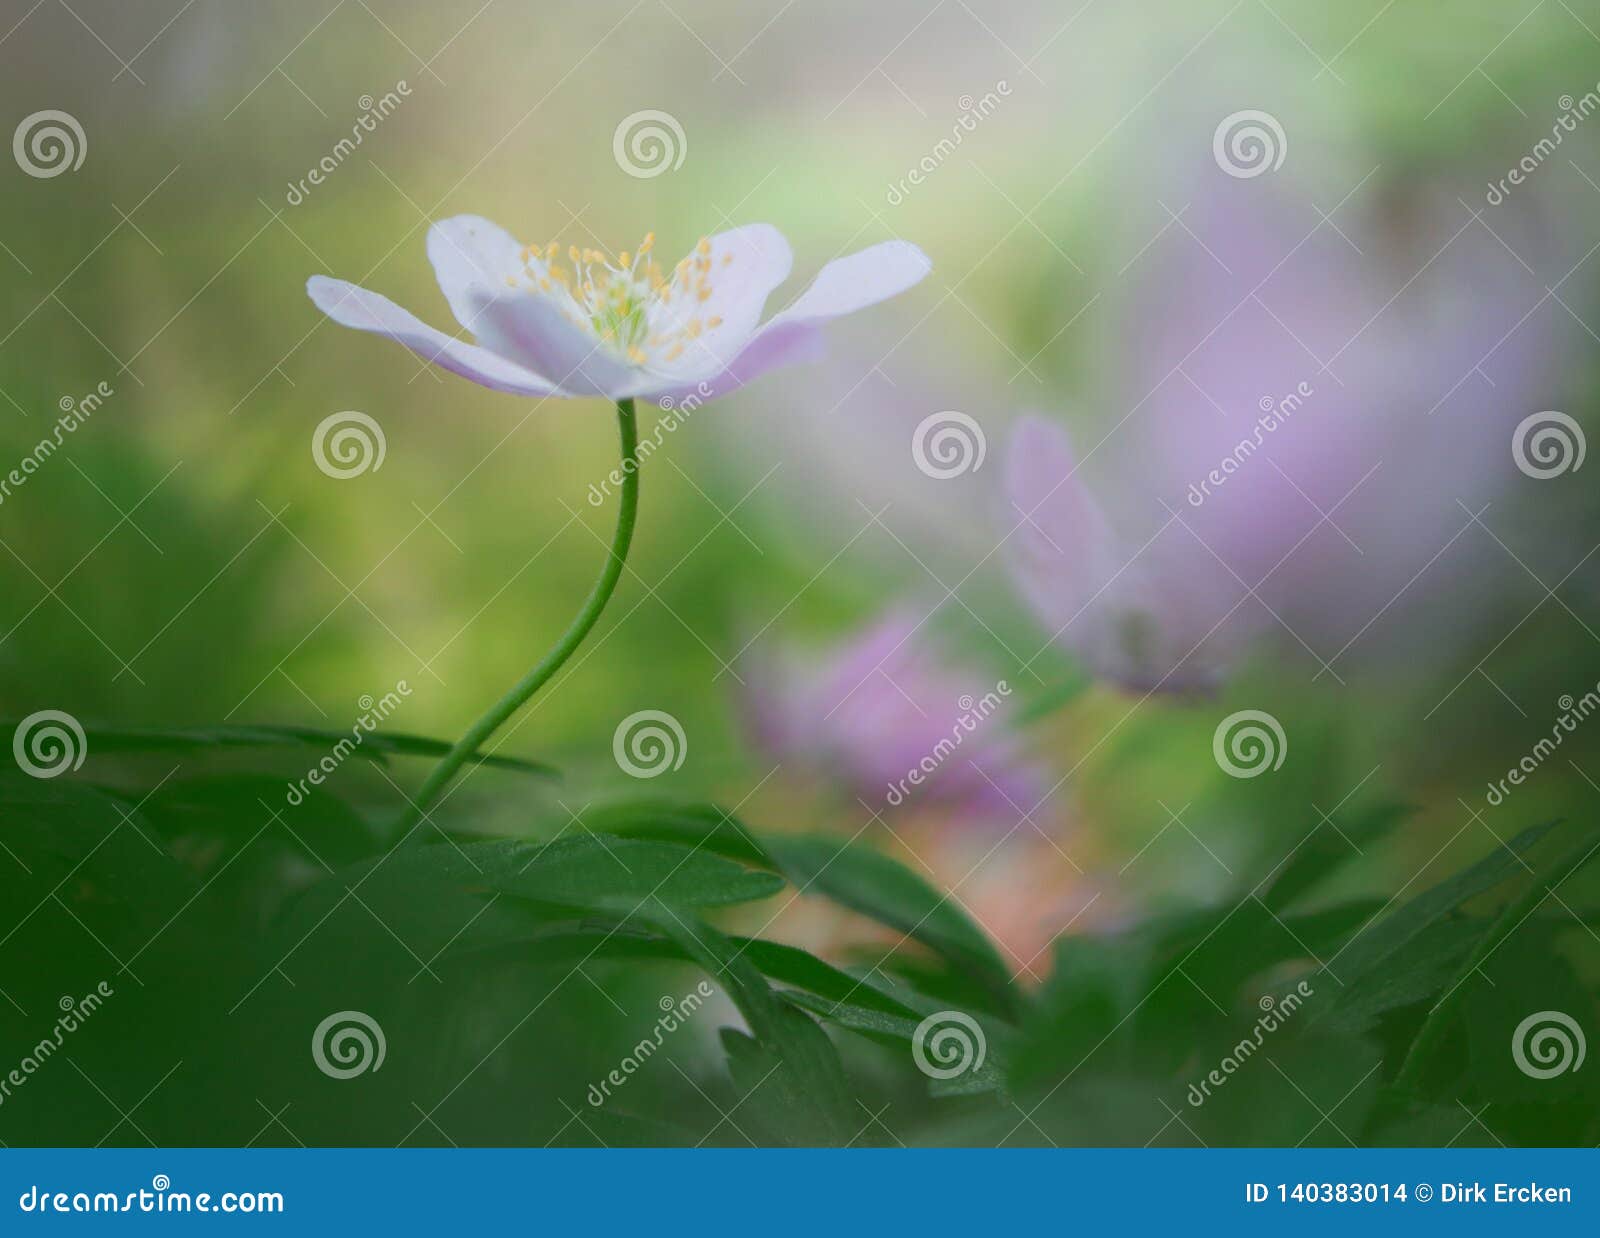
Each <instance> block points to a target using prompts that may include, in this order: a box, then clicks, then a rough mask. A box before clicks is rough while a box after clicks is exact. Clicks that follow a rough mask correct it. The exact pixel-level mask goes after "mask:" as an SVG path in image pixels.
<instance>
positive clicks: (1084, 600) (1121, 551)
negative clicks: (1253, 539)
mask: <svg viewBox="0 0 1600 1238" xmlns="http://www.w3.org/2000/svg"><path fill="white" fill-rule="evenodd" d="M1004 487H1005V494H1006V499H1007V501H1008V503H1009V505H1010V507H1009V510H1008V511H1006V512H1005V513H1004V515H1003V517H1002V518H1003V520H1005V521H1006V522H1007V527H1013V526H1014V531H1013V532H1012V533H1011V535H1010V537H1009V538H1007V540H1006V548H1007V552H1008V554H1007V557H1008V561H1009V563H1010V565H1011V568H1012V575H1013V577H1014V579H1015V580H1016V582H1017V586H1018V588H1019V589H1020V591H1021V592H1022V595H1023V597H1024V598H1025V599H1026V600H1027V601H1028V603H1029V605H1030V606H1031V607H1032V609H1033V612H1034V614H1035V615H1036V616H1037V617H1038V618H1039V620H1040V622H1042V623H1043V624H1044V625H1045V627H1046V628H1047V629H1049V631H1050V633H1051V635H1052V638H1053V639H1054V640H1055V641H1056V642H1057V643H1059V644H1060V645H1062V646H1063V647H1064V648H1066V649H1068V650H1069V651H1071V652H1072V653H1073V654H1075V655H1076V656H1077V657H1079V658H1080V659H1082V661H1083V663H1084V665H1085V666H1086V667H1087V668H1088V670H1089V671H1091V672H1092V673H1093V674H1095V675H1096V676H1098V677H1100V678H1102V679H1108V680H1111V681H1112V682H1114V683H1118V684H1121V685H1123V686H1124V687H1127V688H1129V689H1132V690H1134V691H1138V692H1157V691H1171V692H1181V691H1186V690H1191V689H1201V688H1209V687H1211V686H1213V685H1214V684H1215V682H1216V680H1217V679H1218V677H1219V675H1220V673H1221V670H1222V669H1223V667H1224V665H1225V664H1226V662H1227V661H1228V660H1229V659H1230V658H1231V657H1232V656H1233V654H1234V653H1235V652H1236V646H1237V643H1238V641H1239V640H1240V638H1241V636H1242V635H1243V634H1244V632H1245V625H1244V624H1242V623H1239V624H1230V623H1228V622H1227V621H1228V620H1229V619H1230V618H1231V617H1232V615H1233V614H1234V613H1236V610H1237V604H1238V600H1239V599H1238V596H1237V594H1236V593H1235V591H1233V590H1230V589H1228V588H1227V587H1226V586H1225V585H1224V584H1223V583H1222V580H1221V579H1219V576H1220V573H1219V572H1218V570H1217V568H1216V565H1215V564H1214V563H1212V562H1211V561H1210V560H1209V557H1208V556H1206V555H1205V554H1204V552H1203V551H1202V552H1200V553H1199V554H1195V553H1193V552H1192V551H1188V550H1186V549H1185V548H1184V547H1183V546H1182V545H1181V544H1180V543H1179V542H1177V541H1175V540H1165V541H1163V540H1162V539H1160V538H1157V539H1156V540H1155V541H1153V542H1151V543H1149V544H1147V545H1145V546H1143V547H1141V546H1140V545H1139V543H1138V542H1137V541H1131V540H1129V539H1126V538H1122V537H1119V536H1118V535H1117V534H1116V533H1115V532H1114V531H1113V530H1112V528H1111V525H1110V523H1109V522H1108V521H1107V519H1106V515H1105V513H1104V512H1103V511H1102V510H1101V507H1100V504H1099V503H1098V502H1097V501H1096V499H1095V497H1094V495H1093V494H1092V493H1090V491H1089V489H1088V487H1087V486H1086V485H1084V483H1083V480H1082V478H1081V477H1080V476H1079V475H1078V463H1077V459H1076V457H1075V456H1074V454H1073V451H1072V443H1071V440H1070V439H1069V438H1068V436H1067V432H1066V431H1065V430H1063V429H1061V428H1060V427H1059V426H1056V425H1053V424H1051V423H1050V422H1048V421H1046V420H1044V419H1043V418H1041V417H1025V418H1023V419H1022V421H1021V422H1019V423H1018V424H1017V426H1016V428H1015V430H1013V432H1012V435H1011V440H1010V443H1009V445H1008V447H1007V451H1006V462H1005V477H1004ZM1196 549H1198V548H1196ZM1224 628H1225V629H1226V631H1225V632H1224V631H1223V629H1224Z"/></svg>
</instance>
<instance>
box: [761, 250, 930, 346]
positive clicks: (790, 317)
mask: <svg viewBox="0 0 1600 1238" xmlns="http://www.w3.org/2000/svg"><path fill="white" fill-rule="evenodd" d="M931 270H933V263H931V262H930V261H928V255H927V254H925V253H923V252H922V251H921V250H920V249H918V248H917V247H916V246H915V245H913V244H911V242H909V241H884V242H883V243H882V244H879V245H870V246H868V247H867V248H866V249H863V250H862V251H861V252H860V253H855V254H851V255H850V256H849V257H848V258H836V259H835V260H834V261H832V262H830V263H828V265H827V266H825V267H823V268H822V270H820V271H818V272H817V278H816V279H814V280H812V281H811V287H809V288H807V289H806V290H805V291H804V292H802V293H801V294H800V295H799V297H798V298H796V299H795V301H794V303H793V304H792V305H790V306H789V307H788V308H787V309H785V310H784V311H783V312H782V313H780V314H778V315H777V316H776V317H775V318H773V320H772V321H771V322H769V323H768V324H767V325H768V326H769V327H771V326H775V325H776V324H778V323H780V322H819V321H821V320H823V319H825V318H837V317H839V316H840V315H841V314H853V313H854V312H855V311H856V310H858V309H865V308H866V307H867V306H869V305H876V304H877V303H878V302H879V301H885V300H887V299H888V298H890V297H892V296H895V295H897V294H899V293H902V292H904V291H905V290H906V289H907V288H910V287H912V286H913V285H914V284H917V283H919V282H920V281H921V280H922V278H923V277H924V276H925V275H927V274H928V272H929V271H931Z"/></svg>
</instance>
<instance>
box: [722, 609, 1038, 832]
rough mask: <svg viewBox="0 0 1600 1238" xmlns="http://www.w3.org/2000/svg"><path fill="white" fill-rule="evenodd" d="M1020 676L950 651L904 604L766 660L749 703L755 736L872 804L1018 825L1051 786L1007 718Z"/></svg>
mask: <svg viewBox="0 0 1600 1238" xmlns="http://www.w3.org/2000/svg"><path fill="white" fill-rule="evenodd" d="M1011 694H1012V687H1011V685H1010V684H1009V683H1008V682H1007V681H1006V680H1004V679H999V680H996V679H991V678H989V677H987V676H986V675H985V674H984V673H983V672H982V671H981V670H980V669H978V668H977V667H975V666H973V665H971V664H960V663H956V662H953V661H952V660H951V659H950V658H949V657H947V656H946V654H945V652H944V650H943V648H942V647H941V646H939V645H937V644H936V643H935V642H934V641H933V639H932V638H931V637H930V635H929V633H928V631H927V629H926V627H925V621H919V620H918V618H917V617H916V616H915V615H913V614H911V613H910V612H908V611H896V612H892V613H891V614H889V615H887V616H886V617H884V618H882V619H880V620H879V621H878V622H876V623H875V624H873V625H872V626H871V627H869V628H867V629H866V630H865V631H863V632H860V633H858V634H856V635H853V636H851V637H850V638H848V639H846V640H844V641H842V642H840V643H838V644H836V645H834V646H833V647H831V648H828V649H825V650H822V651H820V652H818V651H812V652H808V653H805V654H801V653H797V652H795V651H793V650H786V651H784V652H782V653H780V654H778V655H776V656H772V657H769V658H766V659H763V660H758V661H757V664H756V666H755V667H754V669H753V670H752V671H751V672H750V674H749V675H748V676H747V686H746V689H745V706H746V709H747V711H748V714H749V716H750V718H751V720H752V722H753V726H754V730H755V734H756V738H757V740H758V742H759V743H760V744H761V745H762V746H763V747H764V748H765V749H766V750H767V751H769V752H770V753H771V754H772V755H773V756H774V757H775V758H776V759H778V760H781V761H783V762H785V763H788V764H793V765H796V766H799V767H802V768H804V769H805V770H806V771H807V773H808V774H809V775H812V776H815V777H817V778H820V779H822V780H823V781H825V782H828V783H830V784H832V785H834V786H837V787H840V788H841V789H843V790H845V791H847V792H848V793H850V794H852V795H854V796H856V797H858V798H859V799H860V800H861V801H862V802H863V803H865V804H866V805H868V806H869V807H870V808H872V809H873V810H874V811H880V812H883V811H887V810H892V809H894V808H898V807H899V806H900V805H902V804H909V805H912V806H913V807H915V808H928V807H933V806H939V807H943V808H948V809H951V810H953V811H955V812H957V813H960V814H963V818H964V819H963V824H972V823H973V822H974V821H981V822H984V823H987V824H991V825H993V826H997V827H1002V828H1004V827H1009V826H1012V825H1015V824H1016V823H1017V822H1018V821H1020V820H1021V818H1022V816H1023V814H1024V813H1026V812H1028V811H1030V810H1032V809H1033V808H1034V807H1035V805H1036V804H1037V803H1038V801H1039V799H1040V797H1041V795H1042V794H1043V792H1044V790H1045V788H1046V785H1047V784H1046V782H1045V780H1044V779H1043V777H1042V774H1041V771H1040V770H1038V769H1037V768H1036V767H1034V766H1033V765H1032V764H1030V763H1029V762H1028V761H1026V760H1025V759H1024V758H1023V757H1022V756H1021V755H1020V753H1019V749H1018V745H1017V742H1016V740H1015V738H1014V737H1013V736H1012V735H1011V734H1010V733H1009V732H1008V730H1007V721H1008V715H1009V714H1010V713H1011V709H1012V706H1011V701H1010V697H1011Z"/></svg>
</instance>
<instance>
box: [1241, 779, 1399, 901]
mask: <svg viewBox="0 0 1600 1238" xmlns="http://www.w3.org/2000/svg"><path fill="white" fill-rule="evenodd" d="M1410 811H1411V809H1410V808H1409V807H1408V806H1407V805H1405V804H1400V803H1383V804H1378V805H1376V806H1374V807H1372V808H1369V809H1367V810H1366V811H1365V812H1361V813H1346V814H1344V815H1345V816H1347V817H1351V818H1352V819H1351V820H1350V821H1349V822H1348V823H1347V824H1344V825H1334V824H1333V823H1331V822H1327V821H1324V822H1320V823H1319V824H1318V825H1316V826H1315V827H1313V828H1312V830H1311V831H1310V833H1309V834H1307V835H1306V836H1305V837H1304V838H1303V839H1301V841H1300V843H1299V844H1298V845H1297V846H1296V847H1295V848H1294V849H1293V850H1292V851H1291V852H1290V853H1289V854H1288V855H1287V856H1285V857H1284V859H1283V860H1282V862H1281V863H1280V864H1279V866H1278V867H1277V868H1276V869H1275V870H1274V871H1273V872H1272V874H1271V875H1269V876H1268V878H1267V880H1266V881H1264V882H1263V883H1262V884H1261V885H1259V886H1257V887H1256V891H1257V893H1258V894H1259V895H1260V897H1261V901H1262V902H1264V903H1265V904H1266V905H1267V906H1268V907H1271V908H1272V909H1273V910H1274V911H1281V910H1282V909H1283V908H1285V907H1287V906H1288V905H1289V904H1291V903H1293V902H1294V901H1295V899H1297V898H1299V897H1300V896H1301V895H1303V894H1305V893H1306V892H1307V891H1308V890H1310V889H1312V888H1313V887H1314V886H1316V885H1318V884H1320V883H1321V882H1323V881H1325V880H1327V878H1328V877H1329V875H1330V874H1332V873H1333V872H1334V871H1335V870H1337V869H1338V868H1339V867H1341V866H1342V865H1344V864H1346V863H1348V862H1349V861H1350V859H1351V858H1352V857H1353V856H1355V855H1357V854H1359V852H1358V848H1359V847H1360V846H1361V844H1363V843H1371V842H1375V841H1376V840H1378V839H1380V838H1382V837H1383V836H1384V835H1386V834H1388V833H1389V832H1390V831H1391V830H1393V829H1394V827H1395V826H1396V825H1398V824H1399V823H1400V822H1401V821H1402V820H1403V819H1404V818H1405V817H1406V815H1407V814H1408V813H1409V812H1410Z"/></svg>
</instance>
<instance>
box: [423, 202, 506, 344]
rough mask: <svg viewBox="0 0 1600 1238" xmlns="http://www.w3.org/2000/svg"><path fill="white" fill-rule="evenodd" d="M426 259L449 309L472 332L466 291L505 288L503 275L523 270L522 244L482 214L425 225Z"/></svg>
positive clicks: (459, 216) (470, 305) (473, 330)
mask: <svg viewBox="0 0 1600 1238" xmlns="http://www.w3.org/2000/svg"><path fill="white" fill-rule="evenodd" d="M428 261H429V262H431V263H433V273H434V276H435V277H436V278H437V279H438V281H439V290H440V291H441V292H443V293H444V297H445V300H446V301H448V302H450V312H451V313H452V314H454V315H455V316H456V321H457V322H459V323H460V324H461V325H462V326H463V327H465V328H466V329H467V330H468V331H471V332H472V333H473V334H474V335H476V334H477V333H478V328H477V326H476V325H475V324H474V323H473V322H472V304H471V302H470V300H469V294H470V293H472V292H474V291H476V292H479V293H487V294H489V295H494V294H496V293H497V292H501V291H504V289H505V287H506V277H507V276H515V275H517V274H519V273H520V272H521V270H522V246H521V245H519V244H518V243H517V238H516V237H514V236H512V235H511V234H510V233H509V232H507V231H506V230H505V229H504V228H502V227H500V225H499V224H495V223H491V222H489V220H487V219H484V218H483V217H482V216H481V215H457V216H455V217H454V218H452V219H441V220H440V221H439V222H438V223H436V224H434V225H433V226H432V227H431V228H429V229H428Z"/></svg>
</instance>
